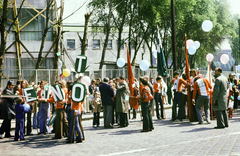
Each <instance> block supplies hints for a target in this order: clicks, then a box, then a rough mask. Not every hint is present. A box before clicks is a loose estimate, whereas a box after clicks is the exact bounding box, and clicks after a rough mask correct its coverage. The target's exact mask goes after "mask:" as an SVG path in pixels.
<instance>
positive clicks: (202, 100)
mask: <svg viewBox="0 0 240 156" xmlns="http://www.w3.org/2000/svg"><path fill="white" fill-rule="evenodd" d="M194 81H195V82H194V91H193V99H192V102H193V104H195V103H196V111H197V116H198V124H202V123H203V118H202V111H201V107H202V104H203V105H204V112H205V116H206V120H207V123H208V124H210V123H211V122H210V111H209V108H210V106H209V105H210V89H212V85H211V84H210V83H209V81H208V80H207V79H205V78H200V77H196V78H195V80H194ZM197 92H198V98H197V100H196V101H195V98H196V94H197Z"/></svg>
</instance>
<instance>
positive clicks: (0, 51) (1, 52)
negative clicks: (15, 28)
mask: <svg viewBox="0 0 240 156" xmlns="http://www.w3.org/2000/svg"><path fill="white" fill-rule="evenodd" d="M7 16H8V0H4V1H3V15H2V20H1V25H0V30H1V46H0V84H1V77H2V69H3V64H4V56H5V53H6V43H7V31H6V26H7Z"/></svg>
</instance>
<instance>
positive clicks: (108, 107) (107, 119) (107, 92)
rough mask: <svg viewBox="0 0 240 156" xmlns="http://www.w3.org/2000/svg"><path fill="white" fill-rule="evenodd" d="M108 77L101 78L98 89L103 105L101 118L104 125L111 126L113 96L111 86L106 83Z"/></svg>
mask: <svg viewBox="0 0 240 156" xmlns="http://www.w3.org/2000/svg"><path fill="white" fill-rule="evenodd" d="M108 82H109V78H104V79H103V84H102V85H100V87H99V90H100V94H101V100H102V106H103V118H104V127H105V128H113V125H112V124H111V123H112V118H113V117H112V115H113V113H112V111H113V104H114V103H113V97H114V92H113V89H112V87H111V86H110V85H109V84H108Z"/></svg>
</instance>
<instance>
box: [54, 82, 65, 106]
mask: <svg viewBox="0 0 240 156" xmlns="http://www.w3.org/2000/svg"><path fill="white" fill-rule="evenodd" d="M51 90H52V93H53V98H54V100H55V101H56V102H60V101H62V100H64V94H63V91H62V89H61V87H60V86H59V85H58V84H55V85H53V86H52V87H51Z"/></svg>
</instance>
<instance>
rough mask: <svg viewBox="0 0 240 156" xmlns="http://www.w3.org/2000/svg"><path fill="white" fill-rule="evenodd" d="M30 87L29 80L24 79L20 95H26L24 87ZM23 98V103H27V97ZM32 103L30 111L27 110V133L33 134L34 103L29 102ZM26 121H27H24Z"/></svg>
mask: <svg viewBox="0 0 240 156" xmlns="http://www.w3.org/2000/svg"><path fill="white" fill-rule="evenodd" d="M27 87H29V84H28V82H27V80H23V81H22V84H21V89H20V90H19V91H18V92H19V95H21V96H25V95H24V93H23V89H25V88H27ZM22 99H23V103H25V102H26V101H25V98H24V97H22ZM28 104H29V105H30V111H29V112H27V113H26V114H27V135H32V103H31V102H30V103H28ZM24 122H25V121H24Z"/></svg>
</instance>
